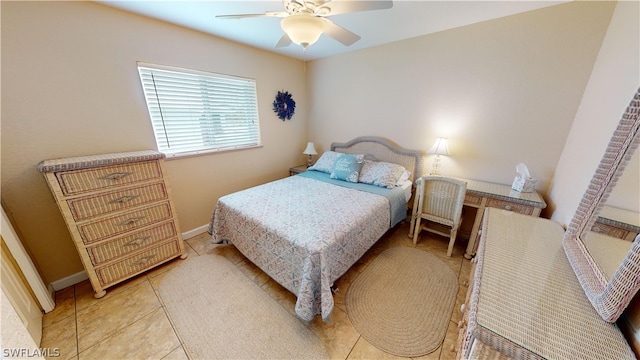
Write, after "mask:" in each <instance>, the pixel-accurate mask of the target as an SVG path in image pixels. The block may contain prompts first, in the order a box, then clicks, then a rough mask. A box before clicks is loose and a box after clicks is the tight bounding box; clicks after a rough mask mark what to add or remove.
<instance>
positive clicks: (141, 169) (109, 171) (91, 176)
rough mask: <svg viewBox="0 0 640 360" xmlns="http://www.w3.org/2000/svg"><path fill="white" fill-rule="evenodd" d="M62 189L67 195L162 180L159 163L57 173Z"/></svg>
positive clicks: (131, 164)
mask: <svg viewBox="0 0 640 360" xmlns="http://www.w3.org/2000/svg"><path fill="white" fill-rule="evenodd" d="M56 177H57V178H58V182H59V183H60V188H61V189H62V192H63V193H64V194H65V195H74V194H80V193H83V192H89V191H95V190H102V189H109V188H112V187H116V186H123V185H127V184H133V183H136V182H140V181H148V180H153V179H161V178H162V170H161V169H160V165H159V164H158V161H145V162H139V163H130V164H123V165H114V166H106V167H101V168H94V169H85V170H73V171H66V172H59V173H56Z"/></svg>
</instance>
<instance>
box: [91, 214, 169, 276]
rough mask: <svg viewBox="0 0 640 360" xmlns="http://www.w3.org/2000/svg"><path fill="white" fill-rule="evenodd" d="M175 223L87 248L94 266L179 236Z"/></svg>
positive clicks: (163, 224)
mask: <svg viewBox="0 0 640 360" xmlns="http://www.w3.org/2000/svg"><path fill="white" fill-rule="evenodd" d="M177 234H178V233H177V231H176V226H175V224H174V223H173V221H170V222H166V223H162V224H159V225H156V226H153V227H152V228H149V229H145V230H142V231H136V232H134V233H131V234H127V235H125V236H122V237H119V238H117V239H114V240H110V241H108V242H105V243H102V244H100V245H96V246H91V247H88V248H87V252H88V253H89V257H90V258H91V262H92V263H93V265H96V266H97V265H101V264H104V263H106V262H109V261H111V260H113V259H116V258H119V257H122V256H125V255H127V254H131V253H134V252H136V251H138V250H140V249H144V248H146V247H149V246H153V245H154V244H157V243H160V242H162V241H166V240H169V239H171V238H173V237H176V235H177Z"/></svg>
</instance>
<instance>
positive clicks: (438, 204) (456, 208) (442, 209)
mask: <svg viewBox="0 0 640 360" xmlns="http://www.w3.org/2000/svg"><path fill="white" fill-rule="evenodd" d="M416 182H417V190H416V198H415V200H414V201H413V213H412V214H411V224H410V230H409V237H410V238H413V244H414V245H415V244H417V243H418V236H419V235H420V231H422V230H426V231H429V232H432V233H435V234H438V235H442V236H446V237H449V247H448V249H447V256H451V252H452V251H453V244H454V243H455V241H456V235H457V233H458V228H459V227H460V223H461V222H462V204H463V203H464V195H465V192H466V190H467V183H466V182H464V181H460V180H457V179H452V178H447V177H442V176H422V177H421V178H419V179H418V180H417V181H416ZM434 223H435V224H434ZM438 224H440V226H438ZM434 225H435V226H434ZM442 225H445V226H442ZM447 228H449V231H448V232H445V230H447Z"/></svg>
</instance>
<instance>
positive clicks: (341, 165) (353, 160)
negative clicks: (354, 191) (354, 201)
mask: <svg viewBox="0 0 640 360" xmlns="http://www.w3.org/2000/svg"><path fill="white" fill-rule="evenodd" d="M363 162H364V156H363V155H351V154H338V156H337V157H336V162H335V164H334V165H333V171H332V172H331V176H330V177H331V178H332V179H338V180H345V181H348V182H353V183H357V182H358V177H359V175H360V169H362V163H363Z"/></svg>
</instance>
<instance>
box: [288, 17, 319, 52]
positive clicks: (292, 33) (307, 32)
mask: <svg viewBox="0 0 640 360" xmlns="http://www.w3.org/2000/svg"><path fill="white" fill-rule="evenodd" d="M324 24H325V20H324V19H323V18H321V17H317V16H313V15H308V14H296V15H290V16H287V17H285V18H283V19H282V20H281V21H280V27H282V30H284V32H286V33H287V35H289V39H291V41H293V42H294V43H296V44H298V45H302V47H303V48H306V47H307V46H309V45H312V44H313V43H315V42H316V41H318V39H319V38H320V35H322V31H323V30H324Z"/></svg>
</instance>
